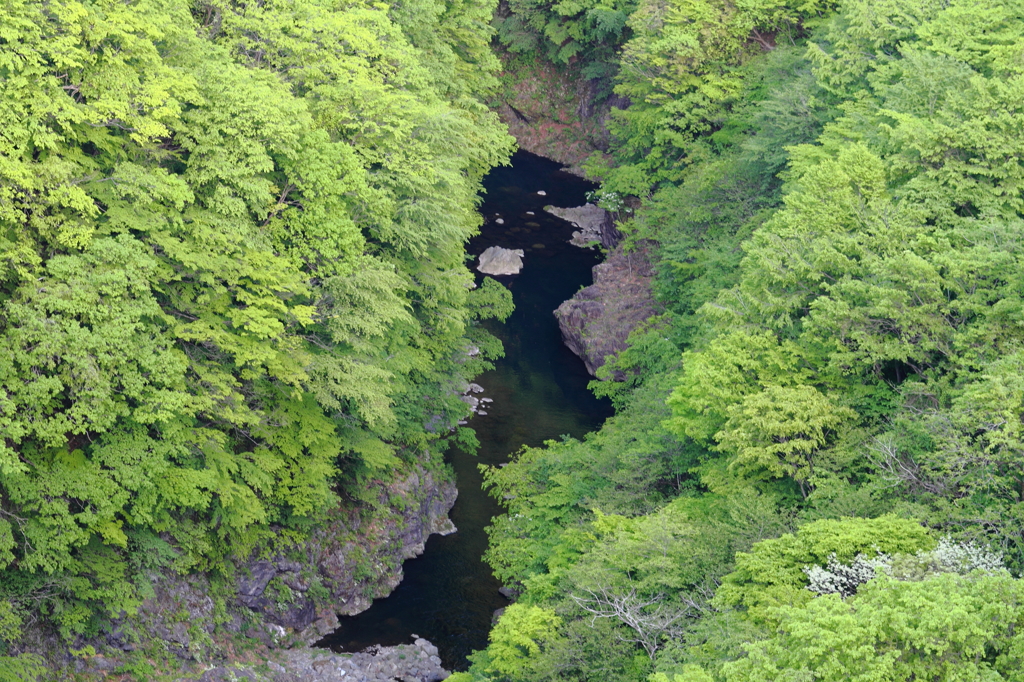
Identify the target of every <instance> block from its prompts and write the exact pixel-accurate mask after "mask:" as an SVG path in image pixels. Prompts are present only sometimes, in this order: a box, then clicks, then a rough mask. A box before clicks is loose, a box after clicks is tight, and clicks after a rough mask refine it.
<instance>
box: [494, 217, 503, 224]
mask: <svg viewBox="0 0 1024 682" xmlns="http://www.w3.org/2000/svg"><path fill="white" fill-rule="evenodd" d="M494 222H496V223H498V224H499V225H504V224H505V221H504V220H502V219H501V218H498V219H497V220H495V221H494Z"/></svg>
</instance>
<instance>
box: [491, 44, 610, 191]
mask: <svg viewBox="0 0 1024 682" xmlns="http://www.w3.org/2000/svg"><path fill="white" fill-rule="evenodd" d="M505 61H506V63H514V64H515V65H516V66H515V70H514V71H512V72H507V73H506V74H505V75H506V76H508V77H509V78H508V82H509V85H508V87H507V89H506V91H505V92H504V93H503V100H504V102H503V103H502V104H501V105H500V106H498V108H497V112H498V116H499V117H501V120H502V122H504V123H505V124H506V125H507V126H508V129H509V132H510V133H511V134H512V136H513V137H515V138H516V141H517V142H518V143H519V147H520V148H522V149H525V150H526V151H528V152H531V153H533V154H537V155H539V156H543V157H546V158H549V159H552V160H554V161H558V162H559V163H562V164H565V166H566V167H567V168H566V170H568V171H569V172H572V173H575V174H576V175H583V172H582V170H581V169H580V166H581V164H582V163H583V161H585V160H586V159H587V158H588V157H589V156H590V155H592V154H593V153H594V152H603V151H605V150H606V149H607V148H608V141H609V133H608V128H607V126H606V123H607V120H608V117H609V115H610V114H611V111H612V109H616V108H617V109H625V108H626V107H627V106H629V100H628V99H626V98H624V97H620V96H617V95H609V94H608V93H609V92H610V90H611V88H610V87H609V84H608V83H607V82H601V81H600V80H588V79H586V78H584V77H582V75H581V74H579V73H578V72H576V73H573V71H572V69H573V67H572V66H569V67H567V68H563V69H561V70H559V69H556V68H555V67H553V66H551V65H548V64H544V63H541V62H538V63H536V64H531V65H524V64H522V63H521V62H519V61H513V60H511V59H506V60H505Z"/></svg>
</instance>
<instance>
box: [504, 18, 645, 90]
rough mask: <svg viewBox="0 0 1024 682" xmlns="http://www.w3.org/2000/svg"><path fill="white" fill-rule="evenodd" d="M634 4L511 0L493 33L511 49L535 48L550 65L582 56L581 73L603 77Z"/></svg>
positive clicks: (529, 50) (530, 50) (532, 50)
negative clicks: (496, 29) (583, 64)
mask: <svg viewBox="0 0 1024 682" xmlns="http://www.w3.org/2000/svg"><path fill="white" fill-rule="evenodd" d="M636 6H637V3H636V1H635V0H599V1H595V0H560V1H558V2H548V1H546V0H510V2H509V3H508V10H509V11H508V13H507V14H506V15H505V16H500V15H499V17H498V19H497V27H498V38H499V40H501V42H502V43H503V44H504V45H505V46H506V47H507V49H508V50H509V51H510V52H514V53H515V52H526V53H538V54H540V55H543V56H544V58H545V59H547V60H548V61H550V62H552V63H554V64H569V63H572V62H575V61H579V60H583V61H584V62H586V66H585V67H584V76H585V77H586V78H596V77H600V76H607V75H610V73H611V72H612V70H613V69H614V62H616V61H617V59H616V56H615V54H614V52H615V48H616V47H617V46H618V45H620V44H621V43H622V42H623V40H625V38H626V37H627V36H628V30H627V26H626V24H627V21H628V19H629V16H630V15H631V14H632V13H633V12H634V10H635V9H636Z"/></svg>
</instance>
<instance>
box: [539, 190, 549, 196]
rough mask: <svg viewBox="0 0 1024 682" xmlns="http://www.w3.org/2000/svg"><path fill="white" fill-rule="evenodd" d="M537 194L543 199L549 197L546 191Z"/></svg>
mask: <svg viewBox="0 0 1024 682" xmlns="http://www.w3.org/2000/svg"><path fill="white" fill-rule="evenodd" d="M537 194H538V196H542V197H546V196H547V195H548V193H547V192H545V191H544V190H540V191H539V192H537Z"/></svg>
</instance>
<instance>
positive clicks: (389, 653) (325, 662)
mask: <svg viewBox="0 0 1024 682" xmlns="http://www.w3.org/2000/svg"><path fill="white" fill-rule="evenodd" d="M450 674H451V673H449V671H447V670H445V669H444V668H443V667H441V659H440V658H438V656H437V647H435V646H434V645H433V644H431V643H430V642H428V641H427V640H425V639H417V640H416V642H415V643H413V644H411V645H407V644H400V645H398V646H388V647H371V648H369V649H367V650H366V651H363V652H360V653H356V654H336V653H334V652H331V651H327V650H325V649H306V648H303V649H291V650H288V651H284V652H281V653H280V654H279V655H277V656H275V657H273V658H270V659H268V660H267V661H265V662H263V663H261V664H257V665H229V666H217V667H213V668H210V669H209V670H205V671H203V672H202V674H200V675H199V676H198V677H193V676H189V677H181V678H178V679H177V680H175V682H243V681H244V682H394V681H395V680H398V681H399V682H438V681H439V680H444V679H447V678H448V676H449V675H450Z"/></svg>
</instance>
